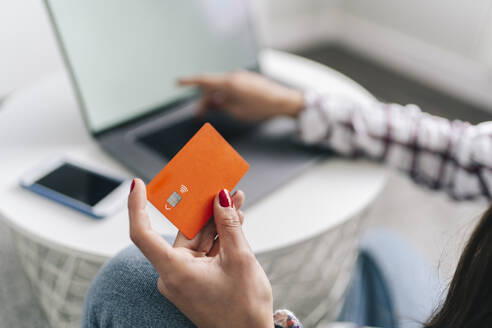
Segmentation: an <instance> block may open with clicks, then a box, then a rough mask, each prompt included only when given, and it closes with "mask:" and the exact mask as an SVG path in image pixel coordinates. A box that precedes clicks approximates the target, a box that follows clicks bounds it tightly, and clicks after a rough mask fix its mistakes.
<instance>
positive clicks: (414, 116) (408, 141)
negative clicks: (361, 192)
mask: <svg viewBox="0 0 492 328" xmlns="http://www.w3.org/2000/svg"><path fill="white" fill-rule="evenodd" d="M298 127H299V134H300V137H301V139H302V140H303V141H304V142H306V143H308V144H314V143H316V144H320V145H324V146H326V147H328V148H330V149H332V150H334V151H336V152H338V153H340V154H343V155H346V156H351V157H354V156H359V155H365V156H369V157H371V158H373V159H376V160H380V161H383V162H386V163H388V164H390V165H391V166H393V167H396V168H399V169H401V170H404V171H406V172H408V173H409V175H410V176H411V177H412V178H413V179H414V180H415V181H416V182H418V183H421V184H425V185H427V186H428V187H430V188H433V189H442V190H444V191H446V192H447V193H448V194H449V195H451V196H452V197H453V198H454V199H457V200H465V199H473V198H478V197H485V198H486V199H488V200H491V199H492V195H491V193H492V122H485V123H481V124H479V125H471V124H469V123H466V122H462V121H449V120H447V119H444V118H441V117H436V116H432V115H429V114H426V113H423V112H422V111H421V110H420V109H419V108H418V107H417V106H415V105H407V106H400V105H396V104H383V103H380V102H374V103H371V104H361V103H358V102H355V101H352V100H350V99H348V98H346V97H342V96H336V95H330V94H323V95H321V94H317V93H315V92H307V93H306V94H305V110H304V111H303V112H302V113H301V115H300V117H299V119H298Z"/></svg>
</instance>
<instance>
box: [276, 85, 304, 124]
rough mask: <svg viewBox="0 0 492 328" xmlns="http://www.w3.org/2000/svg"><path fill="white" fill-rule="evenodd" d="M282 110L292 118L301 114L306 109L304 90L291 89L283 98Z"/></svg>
mask: <svg viewBox="0 0 492 328" xmlns="http://www.w3.org/2000/svg"><path fill="white" fill-rule="evenodd" d="M280 108H282V111H283V113H284V114H285V115H287V116H290V117H292V118H296V117H297V116H299V114H300V113H301V111H302V110H303V109H304V94H303V93H302V91H299V90H295V89H291V90H289V92H287V94H286V96H285V97H284V98H283V104H282V107H280Z"/></svg>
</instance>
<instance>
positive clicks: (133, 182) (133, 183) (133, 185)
mask: <svg viewBox="0 0 492 328" xmlns="http://www.w3.org/2000/svg"><path fill="white" fill-rule="evenodd" d="M133 188H135V179H133V181H132V185H131V187H130V193H131V192H132V191H133Z"/></svg>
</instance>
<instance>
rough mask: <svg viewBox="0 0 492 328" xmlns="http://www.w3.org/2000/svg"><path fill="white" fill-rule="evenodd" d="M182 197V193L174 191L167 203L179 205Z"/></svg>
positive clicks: (174, 205) (173, 205)
mask: <svg viewBox="0 0 492 328" xmlns="http://www.w3.org/2000/svg"><path fill="white" fill-rule="evenodd" d="M181 198H183V197H181V195H180V194H178V193H177V192H173V193H172V194H171V196H169V198H168V199H167V203H168V204H169V205H171V206H172V207H176V205H178V203H179V201H180V200H181Z"/></svg>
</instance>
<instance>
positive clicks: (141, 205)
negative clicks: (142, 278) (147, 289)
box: [128, 179, 175, 272]
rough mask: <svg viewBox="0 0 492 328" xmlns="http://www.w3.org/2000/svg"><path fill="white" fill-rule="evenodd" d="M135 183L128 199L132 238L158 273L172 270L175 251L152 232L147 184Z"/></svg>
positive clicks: (140, 181)
mask: <svg viewBox="0 0 492 328" xmlns="http://www.w3.org/2000/svg"><path fill="white" fill-rule="evenodd" d="M133 181H134V184H133V189H132V190H131V191H130V196H129V197H128V215H129V217H130V238H131V240H132V241H133V242H134V243H135V245H136V246H137V247H138V248H139V249H140V250H141V251H142V253H143V254H144V255H145V257H146V258H147V259H148V260H149V261H150V262H151V263H152V265H153V266H154V267H155V268H156V270H157V271H159V272H161V270H166V269H167V270H170V269H171V266H172V262H173V258H174V257H175V250H174V249H173V248H172V247H171V245H170V244H169V243H168V242H167V241H165V240H164V238H162V237H161V236H160V235H159V234H158V233H157V232H155V231H154V230H152V227H151V225H150V219H149V215H148V214H147V211H146V205H147V196H146V190H145V184H144V183H143V181H142V180H140V179H134V180H133ZM170 264H171V265H170Z"/></svg>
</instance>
